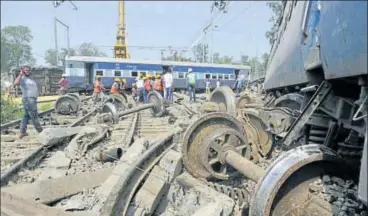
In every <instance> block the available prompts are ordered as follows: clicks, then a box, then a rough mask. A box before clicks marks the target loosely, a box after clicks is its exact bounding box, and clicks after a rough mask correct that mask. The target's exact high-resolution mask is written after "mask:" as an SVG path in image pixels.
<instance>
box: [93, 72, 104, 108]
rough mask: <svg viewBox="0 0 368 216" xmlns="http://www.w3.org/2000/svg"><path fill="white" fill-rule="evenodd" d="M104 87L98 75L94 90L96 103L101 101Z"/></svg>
mask: <svg viewBox="0 0 368 216" xmlns="http://www.w3.org/2000/svg"><path fill="white" fill-rule="evenodd" d="M101 92H102V85H101V76H100V75H97V76H96V80H95V86H94V88H93V100H94V102H95V103H96V102H98V101H100V100H101V96H102V95H101V94H102V93H101Z"/></svg>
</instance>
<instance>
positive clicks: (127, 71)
mask: <svg viewBox="0 0 368 216" xmlns="http://www.w3.org/2000/svg"><path fill="white" fill-rule="evenodd" d="M130 76H131V73H130V70H123V77H130Z"/></svg>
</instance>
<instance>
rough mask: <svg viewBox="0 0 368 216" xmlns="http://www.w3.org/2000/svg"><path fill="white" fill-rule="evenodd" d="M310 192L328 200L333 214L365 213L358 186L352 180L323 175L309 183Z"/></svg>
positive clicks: (341, 215)
mask: <svg viewBox="0 0 368 216" xmlns="http://www.w3.org/2000/svg"><path fill="white" fill-rule="evenodd" d="M309 191H310V193H311V194H314V195H317V196H318V197H319V198H321V199H323V200H325V201H327V202H329V203H330V204H331V208H332V211H333V214H334V215H338V216H343V215H354V216H355V215H367V213H368V210H367V208H366V207H365V206H364V205H363V204H362V203H361V202H360V201H359V198H358V186H357V185H356V184H355V183H354V181H352V180H346V181H345V180H344V179H342V178H339V177H336V176H328V175H324V176H322V178H319V179H317V180H315V181H314V182H312V183H311V184H310V185H309Z"/></svg>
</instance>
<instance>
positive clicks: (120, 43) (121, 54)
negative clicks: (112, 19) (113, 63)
mask: <svg viewBox="0 0 368 216" xmlns="http://www.w3.org/2000/svg"><path fill="white" fill-rule="evenodd" d="M125 30H126V29H125V2H124V0H119V24H118V31H117V35H116V44H115V46H114V58H123V59H126V58H129V54H128V50H127V45H126V32H125Z"/></svg>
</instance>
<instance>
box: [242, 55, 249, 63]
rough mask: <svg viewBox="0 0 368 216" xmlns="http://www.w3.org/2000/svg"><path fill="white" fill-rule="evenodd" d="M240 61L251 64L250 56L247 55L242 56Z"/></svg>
mask: <svg viewBox="0 0 368 216" xmlns="http://www.w3.org/2000/svg"><path fill="white" fill-rule="evenodd" d="M240 61H241V64H242V65H249V56H247V55H242V56H241V57H240Z"/></svg>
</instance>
